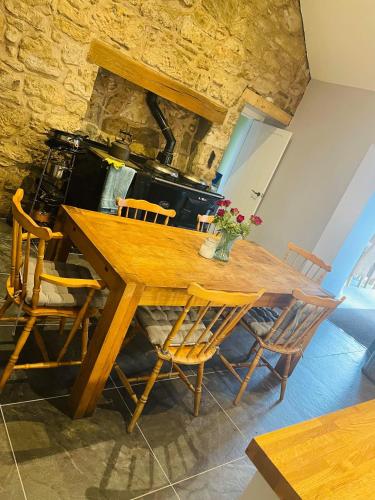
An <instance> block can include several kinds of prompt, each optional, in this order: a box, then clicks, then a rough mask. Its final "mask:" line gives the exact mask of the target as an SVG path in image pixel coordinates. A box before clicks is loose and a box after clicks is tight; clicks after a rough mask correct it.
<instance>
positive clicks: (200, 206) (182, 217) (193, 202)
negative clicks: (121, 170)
mask: <svg viewBox="0 0 375 500" xmlns="http://www.w3.org/2000/svg"><path fill="white" fill-rule="evenodd" d="M185 193H186V194H187V196H186V198H185V203H184V204H183V206H182V207H181V209H180V211H179V212H178V213H177V216H176V220H175V225H176V226H181V227H186V228H188V229H195V228H196V226H197V217H198V214H201V215H203V214H206V213H209V212H212V213H213V211H214V208H215V201H216V199H212V198H210V197H208V196H204V195H197V194H194V195H191V194H190V193H188V192H185Z"/></svg>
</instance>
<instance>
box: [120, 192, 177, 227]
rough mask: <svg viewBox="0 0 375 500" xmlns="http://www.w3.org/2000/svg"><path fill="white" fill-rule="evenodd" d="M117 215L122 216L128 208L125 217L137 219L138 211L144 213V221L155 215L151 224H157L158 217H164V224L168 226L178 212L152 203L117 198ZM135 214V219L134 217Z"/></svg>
mask: <svg viewBox="0 0 375 500" xmlns="http://www.w3.org/2000/svg"><path fill="white" fill-rule="evenodd" d="M116 204H117V215H119V216H121V215H122V209H123V208H126V211H125V217H130V218H134V219H136V218H137V216H138V211H139V210H140V211H143V212H144V213H143V220H144V221H146V220H147V216H148V214H149V213H152V214H155V215H154V218H153V220H152V221H151V222H157V220H158V216H159V215H161V216H164V217H165V219H164V224H168V222H169V219H170V218H173V217H175V216H176V211H175V210H172V209H167V208H163V207H161V206H160V205H157V204H156V203H150V202H149V201H146V200H134V199H133V198H117V199H116ZM132 214H133V217H132Z"/></svg>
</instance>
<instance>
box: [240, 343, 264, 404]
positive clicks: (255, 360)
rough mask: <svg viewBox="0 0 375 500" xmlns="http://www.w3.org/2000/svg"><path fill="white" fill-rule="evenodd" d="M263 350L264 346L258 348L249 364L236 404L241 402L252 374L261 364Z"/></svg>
mask: <svg viewBox="0 0 375 500" xmlns="http://www.w3.org/2000/svg"><path fill="white" fill-rule="evenodd" d="M263 351H264V349H263V347H260V348H259V350H258V352H257V353H256V356H255V358H254V359H253V361H252V363H251V365H250V366H249V369H248V372H247V373H246V376H245V378H244V379H243V381H242V384H241V387H240V390H239V391H238V394H237V396H236V398H235V400H234V404H235V405H238V404H239V402H240V401H241V398H242V396H243V393H244V391H245V389H246V387H247V385H248V383H249V382H250V379H251V376H252V374H253V373H254V370H255V368H256V367H257V366H258V364H259V361H260V358H261V356H262V354H263Z"/></svg>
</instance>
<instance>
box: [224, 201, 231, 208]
mask: <svg viewBox="0 0 375 500" xmlns="http://www.w3.org/2000/svg"><path fill="white" fill-rule="evenodd" d="M231 203H232V202H231V201H230V200H223V205H224V207H229V205H230V204H231Z"/></svg>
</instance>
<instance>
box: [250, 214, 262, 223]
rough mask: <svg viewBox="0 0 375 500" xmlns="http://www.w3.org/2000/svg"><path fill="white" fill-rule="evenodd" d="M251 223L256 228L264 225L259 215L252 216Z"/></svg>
mask: <svg viewBox="0 0 375 500" xmlns="http://www.w3.org/2000/svg"><path fill="white" fill-rule="evenodd" d="M250 221H251V223H252V224H254V225H255V226H260V225H261V224H262V223H263V220H262V219H261V218H260V217H259V216H258V215H250Z"/></svg>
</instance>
